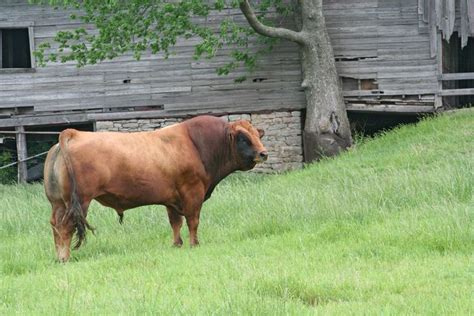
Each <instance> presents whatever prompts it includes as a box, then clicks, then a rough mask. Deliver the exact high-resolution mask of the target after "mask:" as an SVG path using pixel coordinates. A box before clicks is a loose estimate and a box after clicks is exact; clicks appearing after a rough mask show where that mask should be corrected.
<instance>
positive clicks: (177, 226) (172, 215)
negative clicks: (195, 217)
mask: <svg viewBox="0 0 474 316" xmlns="http://www.w3.org/2000/svg"><path fill="white" fill-rule="evenodd" d="M166 210H167V211H168V218H169V220H170V225H171V229H173V246H175V247H181V246H182V245H183V240H182V239H181V235H180V234H181V233H180V232H181V226H182V225H183V216H181V215H180V214H179V213H178V212H177V211H176V210H175V209H174V208H172V207H169V206H168V207H167V208H166Z"/></svg>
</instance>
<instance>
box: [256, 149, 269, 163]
mask: <svg viewBox="0 0 474 316" xmlns="http://www.w3.org/2000/svg"><path fill="white" fill-rule="evenodd" d="M267 159H268V152H267V151H261V152H260V153H259V154H258V156H257V158H255V162H256V163H262V162H264V161H266V160H267Z"/></svg>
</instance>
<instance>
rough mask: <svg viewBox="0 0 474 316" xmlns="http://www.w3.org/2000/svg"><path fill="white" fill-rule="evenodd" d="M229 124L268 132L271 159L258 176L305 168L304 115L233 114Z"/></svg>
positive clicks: (125, 123)
mask: <svg viewBox="0 0 474 316" xmlns="http://www.w3.org/2000/svg"><path fill="white" fill-rule="evenodd" d="M222 118H223V119H224V120H226V121H229V122H232V121H237V120H241V119H243V120H248V121H250V122H251V123H252V125H254V126H255V127H258V128H261V129H263V130H264V131H265V136H264V137H263V139H262V142H263V144H264V145H265V147H266V148H267V150H268V154H269V158H268V160H267V161H266V162H265V163H263V164H259V165H257V167H256V168H255V169H254V170H255V171H256V172H276V171H286V170H292V169H298V168H301V167H302V165H303V140H302V128H303V127H302V118H301V111H291V112H273V113H268V114H231V115H225V116H222ZM180 121H182V119H180V118H163V119H132V120H120V121H98V122H96V130H97V131H121V132H122V131H123V132H136V131H149V130H155V129H159V128H162V127H166V126H169V125H172V124H176V123H178V122H180Z"/></svg>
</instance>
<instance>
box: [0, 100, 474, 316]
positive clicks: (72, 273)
mask: <svg viewBox="0 0 474 316" xmlns="http://www.w3.org/2000/svg"><path fill="white" fill-rule="evenodd" d="M473 187H474V110H472V109H471V110H465V111H461V112H458V113H450V114H444V115H441V116H439V117H436V118H434V119H427V120H425V121H422V122H421V123H419V124H417V125H416V126H406V127H402V128H399V129H396V130H394V131H391V132H388V133H386V134H385V135H381V136H379V137H376V138H374V139H368V140H363V141H362V142H360V143H359V144H358V145H357V146H355V148H354V149H352V150H351V151H349V152H347V153H345V154H343V155H341V156H340V157H338V158H336V159H328V160H325V161H322V162H320V163H318V164H314V165H311V166H308V167H307V168H305V169H304V170H300V171H296V172H292V173H288V174H284V175H273V176H259V175H251V174H239V175H236V176H232V177H230V178H228V179H226V180H225V182H224V183H222V184H221V185H220V186H218V188H217V190H216V192H215V193H214V195H213V197H212V198H211V199H210V200H209V201H208V202H206V204H205V205H204V208H203V211H202V214H201V218H202V219H201V225H200V240H201V246H200V247H198V248H195V249H190V248H189V245H188V243H187V240H186V241H185V246H184V247H183V248H182V249H174V248H172V247H171V229H170V227H169V225H168V219H167V216H166V211H165V210H164V208H163V207H157V206H153V207H142V208H139V209H136V210H130V211H127V212H126V213H125V221H124V225H122V226H121V225H119V224H118V221H117V216H116V214H115V212H114V211H113V210H111V209H107V208H105V207H102V206H100V205H99V204H98V203H95V204H93V205H92V206H91V209H90V217H89V220H90V223H91V224H92V225H93V226H95V227H96V228H97V235H96V236H89V238H88V242H87V243H86V245H85V246H83V248H81V249H80V250H79V251H75V252H73V254H72V257H73V259H72V261H71V262H70V263H68V264H65V265H63V264H59V263H56V262H55V261H54V256H55V254H54V249H53V240H52V234H51V231H50V226H49V216H50V208H49V205H48V203H47V201H46V198H45V196H44V194H43V191H42V187H41V186H39V185H27V186H0V260H1V261H0V314H1V315H7V314H21V315H26V314H59V313H64V314H69V315H74V314H89V315H90V314H117V313H119V314H188V315H195V314H258V315H280V314H294V315H302V314H314V313H324V314H326V313H329V314H348V313H355V314H381V313H385V314H414V313H416V314H419V313H421V314H472V313H474V306H473V301H472V298H473V296H472V295H473V284H474V255H473V254H474V225H473V220H474V199H473ZM183 232H184V233H185V234H184V236H185V237H187V231H186V229H185V227H183Z"/></svg>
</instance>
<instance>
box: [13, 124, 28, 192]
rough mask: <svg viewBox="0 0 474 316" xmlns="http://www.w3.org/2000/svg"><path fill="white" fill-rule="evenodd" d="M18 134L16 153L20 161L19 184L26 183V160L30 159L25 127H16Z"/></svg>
mask: <svg viewBox="0 0 474 316" xmlns="http://www.w3.org/2000/svg"><path fill="white" fill-rule="evenodd" d="M15 130H16V132H17V134H16V152H17V159H18V183H26V179H27V178H28V171H27V167H26V161H24V160H25V159H26V158H28V151H27V147H26V134H25V133H24V132H25V128H24V127H23V126H17V127H15Z"/></svg>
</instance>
